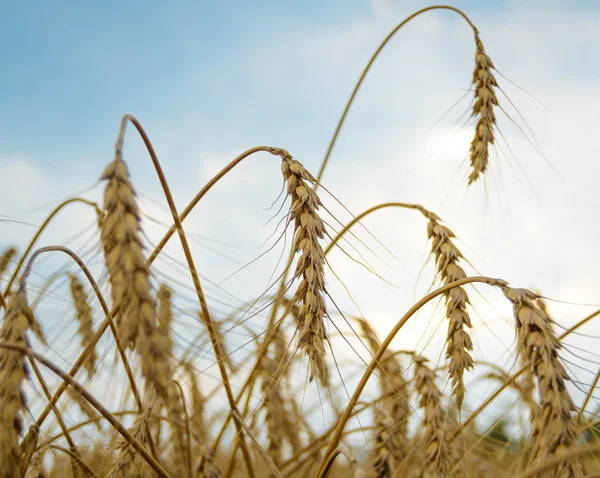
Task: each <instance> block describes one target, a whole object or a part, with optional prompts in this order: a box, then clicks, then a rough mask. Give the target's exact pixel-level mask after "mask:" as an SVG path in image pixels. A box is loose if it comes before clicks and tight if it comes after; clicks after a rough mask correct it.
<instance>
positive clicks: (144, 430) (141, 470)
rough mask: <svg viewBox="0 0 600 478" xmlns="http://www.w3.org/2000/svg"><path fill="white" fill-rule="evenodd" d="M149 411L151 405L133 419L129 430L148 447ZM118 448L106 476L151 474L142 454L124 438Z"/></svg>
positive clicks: (139, 477) (137, 477)
mask: <svg viewBox="0 0 600 478" xmlns="http://www.w3.org/2000/svg"><path fill="white" fill-rule="evenodd" d="M151 413H152V407H151V406H150V407H147V408H146V409H145V410H144V411H143V412H142V414H141V415H139V416H138V417H137V418H136V419H135V421H134V422H133V425H132V427H131V429H130V430H129V431H130V432H131V434H132V435H133V436H134V437H135V438H136V439H137V440H138V441H139V442H140V443H141V444H142V445H143V446H144V447H145V448H148V446H149V444H150V429H149V421H150V415H151ZM118 448H119V456H118V458H117V461H116V462H115V464H114V465H113V467H112V469H111V470H110V471H109V473H108V475H107V478H134V477H135V478H142V477H145V476H151V470H150V467H149V466H148V463H147V462H146V460H144V459H143V458H142V455H140V454H139V453H138V452H137V451H136V450H135V449H134V448H133V447H132V446H131V444H130V443H129V442H128V441H127V440H126V439H124V438H121V439H120V441H119V444H118Z"/></svg>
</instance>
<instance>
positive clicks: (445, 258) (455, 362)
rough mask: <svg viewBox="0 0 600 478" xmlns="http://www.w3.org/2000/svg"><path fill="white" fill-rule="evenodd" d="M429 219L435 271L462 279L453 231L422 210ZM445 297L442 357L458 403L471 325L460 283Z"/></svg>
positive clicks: (444, 276) (468, 359)
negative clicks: (447, 363)
mask: <svg viewBox="0 0 600 478" xmlns="http://www.w3.org/2000/svg"><path fill="white" fill-rule="evenodd" d="M423 214H424V215H425V216H426V217H427V218H428V219H429V224H428V225H427V235H428V237H429V238H430V239H431V253H432V254H433V256H434V257H435V263H436V268H437V271H438V273H439V275H440V277H441V279H442V282H443V283H444V284H450V283H452V282H454V281H457V280H460V279H464V278H466V277H467V274H466V273H465V271H464V270H463V268H462V267H461V266H460V265H459V261H460V259H461V258H462V257H463V255H462V253H461V252H460V250H459V249H458V248H457V247H456V246H455V245H454V242H453V241H452V238H454V237H455V236H454V233H453V232H452V231H451V230H450V229H448V228H447V227H446V226H443V225H442V224H440V218H439V217H438V216H437V215H436V214H434V213H432V212H429V211H423ZM444 297H445V300H446V318H447V319H448V335H447V336H446V342H447V346H446V358H447V359H449V361H450V365H449V367H448V374H449V375H450V378H451V379H452V392H453V394H454V397H455V399H456V403H457V404H458V406H459V407H460V406H461V405H462V402H463V399H464V396H465V384H464V378H463V376H464V373H465V371H466V370H470V369H472V368H473V358H472V357H471V354H470V352H471V350H473V342H472V340H471V337H470V336H469V333H468V332H467V329H469V328H471V327H472V324H471V318H470V316H469V312H468V311H467V304H469V296H468V295H467V291H466V290H465V288H464V287H456V288H453V289H451V290H449V291H448V292H446V293H445V294H444Z"/></svg>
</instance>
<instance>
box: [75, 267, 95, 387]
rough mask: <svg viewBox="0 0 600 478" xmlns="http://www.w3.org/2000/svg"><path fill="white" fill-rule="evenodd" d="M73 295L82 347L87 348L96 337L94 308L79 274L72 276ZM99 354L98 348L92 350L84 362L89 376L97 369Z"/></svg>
mask: <svg viewBox="0 0 600 478" xmlns="http://www.w3.org/2000/svg"><path fill="white" fill-rule="evenodd" d="M70 287H71V296H72V297H73V302H74V303H75V312H76V316H75V317H76V319H77V323H78V324H79V326H78V328H77V333H78V334H79V337H80V343H81V347H82V348H85V346H86V345H87V344H89V343H90V342H91V341H92V338H93V337H94V322H93V316H92V308H91V307H90V304H89V302H88V296H87V294H86V292H85V289H84V288H83V284H82V283H81V282H80V281H79V279H78V278H77V276H75V275H71V277H70ZM97 358H98V356H97V354H96V349H95V348H93V349H91V350H90V352H89V354H88V357H87V359H86V361H85V363H84V364H83V367H84V368H85V370H86V371H87V373H88V377H92V376H93V375H94V373H95V371H96V360H97Z"/></svg>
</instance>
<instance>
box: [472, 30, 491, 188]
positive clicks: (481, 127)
mask: <svg viewBox="0 0 600 478" xmlns="http://www.w3.org/2000/svg"><path fill="white" fill-rule="evenodd" d="M475 46H476V50H475V70H474V71H473V81H472V84H473V89H474V90H475V104H474V105H473V113H472V116H476V117H477V118H479V119H478V121H477V126H476V128H475V137H474V138H473V141H471V150H470V157H471V168H472V171H471V173H470V174H469V184H472V183H474V182H475V181H477V179H479V175H480V174H484V173H485V170H486V169H487V165H488V159H489V149H490V145H493V144H494V131H493V129H494V125H495V124H496V115H495V114H494V106H495V105H497V104H498V98H496V92H495V91H494V88H495V87H496V86H498V84H497V83H496V78H494V75H493V74H492V70H493V69H494V65H493V64H492V60H490V57H489V56H487V55H486V53H485V50H484V49H483V43H482V42H481V39H480V38H479V35H478V34H477V33H475Z"/></svg>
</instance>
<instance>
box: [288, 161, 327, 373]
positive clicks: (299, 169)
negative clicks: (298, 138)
mask: <svg viewBox="0 0 600 478" xmlns="http://www.w3.org/2000/svg"><path fill="white" fill-rule="evenodd" d="M281 171H282V173H283V178H284V180H285V181H286V183H287V193H288V195H289V196H290V198H291V200H292V206H291V210H290V221H291V220H293V221H294V230H295V234H294V245H293V252H294V254H296V253H298V252H299V253H300V258H299V259H298V262H297V263H296V269H295V272H294V278H301V282H300V285H299V286H298V289H297V290H296V294H295V295H294V298H293V300H292V301H293V303H294V304H296V303H298V302H300V303H301V304H302V305H301V307H300V311H299V313H298V318H297V320H298V329H299V330H298V332H299V334H298V335H299V346H300V348H301V349H302V350H303V351H304V353H305V354H306V356H307V357H308V361H309V365H310V380H311V381H312V380H313V379H314V377H315V375H316V374H317V371H318V370H320V369H324V363H323V362H324V360H325V343H326V342H327V332H326V330H325V324H324V320H323V318H324V316H325V313H326V310H325V298H324V294H325V271H324V265H325V254H324V253H323V248H322V247H321V244H320V243H319V241H320V240H321V239H323V237H324V236H325V225H324V224H323V221H322V220H321V217H320V216H319V213H318V210H319V206H321V200H320V199H319V196H317V193H315V191H314V189H313V187H311V184H312V185H314V184H316V181H315V178H313V176H312V175H311V174H310V173H309V172H308V171H307V170H306V169H304V166H302V164H300V163H299V162H298V161H296V160H295V159H293V158H292V156H290V154H289V153H288V152H287V151H285V150H283V151H282V153H281Z"/></svg>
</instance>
